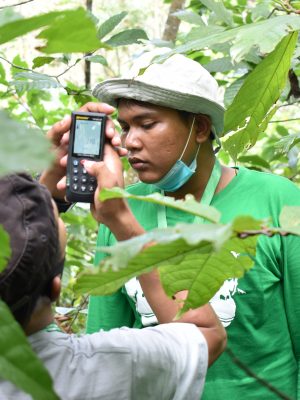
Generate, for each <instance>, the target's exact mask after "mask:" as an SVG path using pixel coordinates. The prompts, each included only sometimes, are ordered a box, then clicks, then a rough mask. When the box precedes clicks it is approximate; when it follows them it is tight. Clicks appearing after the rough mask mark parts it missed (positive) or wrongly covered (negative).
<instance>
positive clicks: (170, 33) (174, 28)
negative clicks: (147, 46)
mask: <svg viewBox="0 0 300 400" xmlns="http://www.w3.org/2000/svg"><path fill="white" fill-rule="evenodd" d="M184 3H185V0H173V1H172V3H171V5H170V9H169V15H168V18H167V21H166V25H165V30H164V33H163V36H162V39H163V40H167V41H172V42H175V40H176V36H177V32H178V29H179V25H180V19H178V18H177V17H174V16H173V15H172V14H173V13H174V12H175V11H179V10H182V9H183V7H184Z"/></svg>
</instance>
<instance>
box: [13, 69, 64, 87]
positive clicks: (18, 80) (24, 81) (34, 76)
mask: <svg viewBox="0 0 300 400" xmlns="http://www.w3.org/2000/svg"><path fill="white" fill-rule="evenodd" d="M9 84H10V85H11V86H15V88H16V89H17V90H18V91H20V92H22V91H25V90H27V91H28V90H30V89H39V90H41V89H51V88H58V87H62V86H61V84H60V83H59V82H58V81H56V80H55V79H53V78H51V77H50V76H48V75H44V74H39V73H37V72H18V73H17V74H15V80H13V81H11V82H10V83H9Z"/></svg>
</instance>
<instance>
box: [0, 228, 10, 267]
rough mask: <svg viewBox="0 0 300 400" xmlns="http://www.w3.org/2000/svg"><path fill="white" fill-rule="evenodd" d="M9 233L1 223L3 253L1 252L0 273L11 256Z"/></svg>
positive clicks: (0, 236) (0, 232)
mask: <svg viewBox="0 0 300 400" xmlns="http://www.w3.org/2000/svg"><path fill="white" fill-rule="evenodd" d="M9 242H10V240H9V235H8V233H7V232H6V231H5V229H4V228H3V227H2V225H0V243H1V253H0V273H1V272H2V271H3V270H4V268H5V267H6V265H7V261H8V260H9V258H10V256H11V249H10V243H9Z"/></svg>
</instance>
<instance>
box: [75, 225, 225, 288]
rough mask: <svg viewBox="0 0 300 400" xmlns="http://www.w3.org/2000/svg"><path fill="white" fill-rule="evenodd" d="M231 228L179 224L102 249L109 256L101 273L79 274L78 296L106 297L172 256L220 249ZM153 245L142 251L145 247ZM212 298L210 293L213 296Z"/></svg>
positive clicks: (95, 271)
mask: <svg viewBox="0 0 300 400" xmlns="http://www.w3.org/2000/svg"><path fill="white" fill-rule="evenodd" d="M230 235H231V226H230V225H213V224H209V225H208V224H199V225H198V224H192V225H191V224H179V225H177V226H176V227H172V228H165V229H154V230H153V231H151V232H148V233H146V234H145V235H141V236H138V237H136V238H133V239H131V240H127V241H123V242H119V243H117V244H116V245H114V246H112V247H104V248H101V249H100V250H101V251H104V252H107V253H108V254H110V255H111V257H108V258H106V259H105V260H104V261H103V263H102V265H101V269H100V271H98V272H97V270H96V269H95V268H93V270H92V272H91V273H85V274H84V275H82V276H81V277H80V278H79V279H78V281H77V284H76V286H75V290H76V291H78V292H80V293H87V292H88V293H91V294H96V295H107V294H111V293H114V292H115V291H116V290H117V289H118V288H120V287H121V286H122V285H123V284H124V283H125V282H127V281H128V280H129V279H130V278H132V277H134V276H137V275H140V274H141V273H143V272H148V271H150V270H151V269H153V268H156V267H159V266H160V264H161V263H163V262H166V261H167V260H170V259H173V258H174V257H183V258H184V256H185V255H186V254H189V253H191V252H192V253H193V252H194V251H195V250H196V249H198V250H199V251H201V249H202V247H206V246H207V243H210V244H211V245H210V251H211V252H213V251H215V250H218V249H220V248H221V246H222V244H223V243H224V242H225V241H226V240H227V239H228V238H229V237H230ZM153 242H155V243H156V244H155V245H153V246H151V247H148V248H146V249H144V250H143V248H144V246H145V244H148V243H153ZM212 295H213V293H212Z"/></svg>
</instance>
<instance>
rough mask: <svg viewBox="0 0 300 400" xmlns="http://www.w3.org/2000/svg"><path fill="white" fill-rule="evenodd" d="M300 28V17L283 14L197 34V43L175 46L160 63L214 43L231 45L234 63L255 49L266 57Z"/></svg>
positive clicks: (163, 56)
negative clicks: (174, 55) (173, 55)
mask: <svg viewBox="0 0 300 400" xmlns="http://www.w3.org/2000/svg"><path fill="white" fill-rule="evenodd" d="M299 29H300V18H299V17H298V16H293V15H283V16H279V17H274V18H269V19H267V20H265V21H260V22H255V23H252V24H246V25H243V26H240V27H237V28H232V29H227V30H226V31H224V30H222V31H221V32H220V31H218V30H217V31H215V32H211V33H209V34H208V35H201V34H199V35H196V37H194V40H190V41H188V42H187V43H185V44H183V45H180V46H177V47H175V48H174V49H173V50H172V51H171V52H170V53H168V54H164V55H161V56H160V57H159V58H158V59H157V62H160V61H162V60H164V59H165V58H168V57H169V56H170V55H172V54H176V53H188V52H191V51H197V50H201V49H203V48H205V47H211V46H212V45H214V44H220V43H226V42H231V43H232V44H233V45H232V47H231V51H230V53H231V57H232V59H233V60H234V62H240V61H242V60H243V59H244V56H245V55H246V54H248V53H249V52H250V51H251V49H252V48H253V47H256V48H257V49H259V50H260V52H261V53H262V54H268V53H270V52H271V51H273V50H274V48H275V46H276V45H277V44H278V43H279V42H280V41H281V40H282V38H283V37H284V36H286V35H287V33H289V32H291V31H296V30H299Z"/></svg>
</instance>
